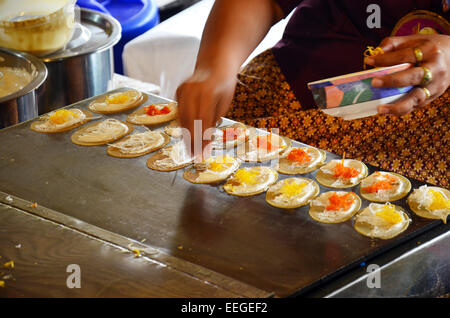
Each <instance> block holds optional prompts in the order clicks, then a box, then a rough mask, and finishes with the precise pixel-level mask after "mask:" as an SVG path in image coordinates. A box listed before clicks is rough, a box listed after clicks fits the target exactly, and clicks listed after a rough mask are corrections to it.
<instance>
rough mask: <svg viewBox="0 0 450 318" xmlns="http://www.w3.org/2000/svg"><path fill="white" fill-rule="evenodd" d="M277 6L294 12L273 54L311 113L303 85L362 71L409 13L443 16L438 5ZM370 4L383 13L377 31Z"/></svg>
mask: <svg viewBox="0 0 450 318" xmlns="http://www.w3.org/2000/svg"><path fill="white" fill-rule="evenodd" d="M276 1H277V2H278V4H279V5H280V7H281V8H282V9H283V11H284V13H285V15H288V14H289V13H290V12H291V11H292V10H293V9H294V8H295V12H294V14H293V15H292V17H291V19H290V21H289V22H288V25H287V27H286V30H285V31H284V34H283V38H282V39H281V41H280V42H278V43H277V44H276V45H275V47H274V48H273V49H272V51H273V53H274V55H275V58H276V60H277V62H278V64H279V66H280V68H281V71H282V72H283V74H284V75H285V76H286V79H287V81H288V83H289V84H290V85H291V88H292V89H293V91H294V93H295V95H296V96H297V98H298V100H299V101H300V103H301V104H302V106H303V107H304V108H315V103H314V100H313V97H312V94H311V92H310V91H309V89H308V87H307V83H309V82H314V81H318V80H322V79H326V78H330V77H334V76H339V75H344V74H348V73H353V72H359V71H361V70H362V69H363V52H364V51H365V49H366V48H367V46H374V47H376V46H378V44H380V42H381V41H382V40H383V38H385V37H388V36H389V35H390V34H391V32H392V29H393V28H394V26H395V25H396V24H397V22H398V21H399V20H400V19H401V18H402V17H404V16H405V15H407V14H408V13H410V12H411V11H414V10H429V11H434V12H436V13H438V14H440V15H443V16H444V14H443V1H442V0H415V1H414V0H401V1H393V0H334V1H333V0H276ZM370 4H378V5H379V6H380V8H381V28H379V29H376V28H375V29H369V27H368V26H367V24H366V23H367V22H366V21H367V18H368V17H369V16H370V14H371V13H370V12H369V13H367V12H366V10H367V7H368V6H369V5H370ZM447 13H448V12H447ZM446 18H447V19H448V16H446Z"/></svg>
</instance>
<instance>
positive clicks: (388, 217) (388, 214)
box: [375, 204, 403, 224]
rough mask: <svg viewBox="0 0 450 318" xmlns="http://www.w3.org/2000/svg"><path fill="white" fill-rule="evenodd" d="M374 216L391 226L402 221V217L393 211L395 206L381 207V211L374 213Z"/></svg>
mask: <svg viewBox="0 0 450 318" xmlns="http://www.w3.org/2000/svg"><path fill="white" fill-rule="evenodd" d="M375 215H376V216H378V217H380V218H382V219H384V220H385V221H386V222H389V223H391V224H397V223H400V222H401V221H403V219H402V216H401V215H400V214H399V213H398V212H397V211H395V206H394V205H392V204H388V205H385V206H383V207H382V208H381V210H379V211H377V212H376V213H375Z"/></svg>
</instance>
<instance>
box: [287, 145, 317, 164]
mask: <svg viewBox="0 0 450 318" xmlns="http://www.w3.org/2000/svg"><path fill="white" fill-rule="evenodd" d="M287 158H288V160H289V161H295V163H296V164H302V163H306V162H309V161H311V156H310V155H308V153H307V152H306V151H304V150H303V149H301V148H294V149H292V150H291V152H289V155H288V157H287Z"/></svg>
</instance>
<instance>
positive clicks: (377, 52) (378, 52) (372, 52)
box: [364, 46, 384, 69]
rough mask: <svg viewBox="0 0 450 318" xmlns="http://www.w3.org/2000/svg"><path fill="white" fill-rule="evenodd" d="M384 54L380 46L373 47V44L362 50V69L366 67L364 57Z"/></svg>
mask: <svg viewBox="0 0 450 318" xmlns="http://www.w3.org/2000/svg"><path fill="white" fill-rule="evenodd" d="M382 54H384V51H383V49H382V48H381V47H377V48H374V47H373V46H368V47H367V50H365V51H364V69H366V66H367V65H366V58H368V57H372V56H377V55H382Z"/></svg>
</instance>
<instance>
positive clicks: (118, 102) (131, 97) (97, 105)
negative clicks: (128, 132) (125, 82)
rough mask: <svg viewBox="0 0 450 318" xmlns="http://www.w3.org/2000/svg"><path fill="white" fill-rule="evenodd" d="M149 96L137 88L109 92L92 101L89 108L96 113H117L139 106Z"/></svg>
mask: <svg viewBox="0 0 450 318" xmlns="http://www.w3.org/2000/svg"><path fill="white" fill-rule="evenodd" d="M146 99H147V96H146V95H144V94H142V93H141V92H139V91H136V90H128V91H124V92H118V93H112V94H107V95H105V96H102V97H99V98H97V99H96V100H94V101H93V102H91V103H90V104H89V106H88V108H89V109H90V110H91V111H93V112H94V113H100V114H116V113H121V112H124V111H127V110H129V109H132V108H135V107H138V106H139V105H141V104H142V103H143V102H145V101H146Z"/></svg>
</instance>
